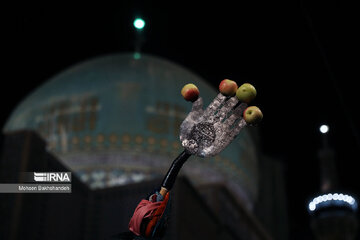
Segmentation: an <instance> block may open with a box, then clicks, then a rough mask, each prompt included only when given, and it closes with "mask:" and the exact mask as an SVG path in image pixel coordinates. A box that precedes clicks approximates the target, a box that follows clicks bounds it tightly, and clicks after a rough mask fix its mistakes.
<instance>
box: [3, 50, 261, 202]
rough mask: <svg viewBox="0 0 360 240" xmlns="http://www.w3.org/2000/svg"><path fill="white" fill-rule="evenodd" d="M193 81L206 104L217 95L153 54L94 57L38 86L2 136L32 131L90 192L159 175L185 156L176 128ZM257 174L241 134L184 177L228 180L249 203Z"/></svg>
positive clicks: (250, 146)
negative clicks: (187, 86) (185, 91)
mask: <svg viewBox="0 0 360 240" xmlns="http://www.w3.org/2000/svg"><path fill="white" fill-rule="evenodd" d="M219 80H221V79H219ZM190 82H191V83H194V84H196V85H197V86H198V88H199V90H200V95H201V96H202V97H203V99H204V106H207V104H209V103H210V101H211V100H212V99H213V98H214V97H215V96H216V94H217V93H216V91H215V90H214V89H213V88H211V86H209V85H208V84H207V83H206V82H205V81H204V80H203V79H201V78H200V77H199V76H197V75H195V74H194V73H192V72H190V71H189V70H187V69H185V68H183V67H181V66H179V65H177V64H174V63H172V62H169V61H167V60H164V59H161V58H158V57H154V56H149V55H142V56H141V57H140V58H138V56H137V57H136V58H135V57H134V56H133V54H114V55H108V56H102V57H98V58H95V59H91V60H88V61H85V62H82V63H80V64H77V65H75V66H73V67H70V68H69V69H67V70H65V71H63V72H62V73H60V74H58V75H57V76H55V77H53V78H52V79H50V80H49V81H47V82H46V83H45V84H43V85H42V86H40V87H39V88H38V89H36V90H35V91H34V92H33V93H31V94H30V95H29V96H28V97H27V98H26V99H25V100H24V101H22V103H21V104H20V105H19V106H18V107H17V108H16V109H15V111H14V112H13V113H12V115H11V116H10V118H9V120H8V121H7V123H6V125H5V127H4V129H3V131H4V132H9V131H14V130H19V129H33V130H36V131H37V132H38V133H39V134H40V135H41V136H42V137H43V138H45V139H46V141H47V143H48V149H49V151H51V152H53V153H54V154H55V155H56V156H57V157H58V158H59V159H60V160H61V161H63V162H64V163H65V164H66V165H67V166H69V167H70V168H71V169H72V171H73V172H75V174H78V175H79V176H80V178H81V179H82V180H83V181H84V182H86V183H88V184H89V185H90V187H92V188H103V187H109V186H114V185H121V184H128V183H130V182H138V181H142V180H146V179H151V178H154V177H162V176H163V175H164V174H165V173H166V171H167V169H168V167H169V166H170V164H171V162H172V160H173V159H174V158H175V157H176V156H177V155H178V154H179V153H180V152H181V151H182V147H181V144H180V140H179V126H180V124H181V122H182V121H183V119H184V118H185V116H186V115H187V113H188V112H189V111H190V109H191V104H190V103H189V102H186V101H185V100H184V99H183V98H182V96H181V95H180V90H181V88H182V87H183V85H185V84H186V83H190ZM257 171H258V169H257V157H256V151H255V146H254V143H253V141H252V139H251V137H250V135H249V133H248V131H247V130H246V129H245V130H243V131H242V132H241V133H240V134H239V136H238V137H237V139H236V140H235V141H234V142H233V143H231V144H230V146H228V147H227V148H226V149H225V150H224V151H223V152H222V153H220V154H219V155H218V156H216V157H214V158H205V159H202V158H197V157H192V158H191V159H189V160H188V162H187V163H186V164H185V167H184V169H183V171H182V173H183V174H187V175H188V176H189V179H190V180H192V181H193V182H194V183H195V185H202V184H208V183H214V182H222V183H226V184H227V185H228V186H229V189H232V190H233V191H234V193H235V194H236V195H237V196H240V197H242V198H244V197H245V198H246V200H250V201H251V200H252V199H254V198H255V197H256V195H257V182H258V172H257Z"/></svg>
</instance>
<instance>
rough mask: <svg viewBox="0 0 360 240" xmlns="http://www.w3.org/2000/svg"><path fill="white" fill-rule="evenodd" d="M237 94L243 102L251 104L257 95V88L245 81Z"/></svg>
mask: <svg viewBox="0 0 360 240" xmlns="http://www.w3.org/2000/svg"><path fill="white" fill-rule="evenodd" d="M236 96H237V98H238V99H239V100H240V101H241V102H245V103H248V104H249V103H250V102H251V101H252V100H254V98H255V97H256V89H255V87H254V86H253V85H251V84H250V83H244V84H243V85H241V86H240V87H239V88H238V89H237V91H236Z"/></svg>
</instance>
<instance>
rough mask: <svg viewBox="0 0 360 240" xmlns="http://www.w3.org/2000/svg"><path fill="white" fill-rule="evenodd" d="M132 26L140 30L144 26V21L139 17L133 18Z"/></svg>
mask: <svg viewBox="0 0 360 240" xmlns="http://www.w3.org/2000/svg"><path fill="white" fill-rule="evenodd" d="M134 27H135V28H136V29H138V30H142V29H143V28H144V27H145V21H144V20H143V19H141V18H136V19H135V20H134Z"/></svg>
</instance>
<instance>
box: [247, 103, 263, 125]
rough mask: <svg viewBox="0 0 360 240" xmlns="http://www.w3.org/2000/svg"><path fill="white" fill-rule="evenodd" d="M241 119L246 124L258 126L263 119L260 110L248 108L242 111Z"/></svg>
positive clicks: (253, 107)
mask: <svg viewBox="0 0 360 240" xmlns="http://www.w3.org/2000/svg"><path fill="white" fill-rule="evenodd" d="M243 118H244V120H245V122H246V123H247V124H252V125H254V124H258V123H259V122H261V120H262V119H263V114H262V112H261V110H260V108H258V107H256V106H250V107H248V108H246V109H245V110H244V113H243Z"/></svg>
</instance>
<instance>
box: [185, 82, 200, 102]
mask: <svg viewBox="0 0 360 240" xmlns="http://www.w3.org/2000/svg"><path fill="white" fill-rule="evenodd" d="M181 95H182V96H183V97H184V99H185V100H186V101H191V102H194V101H196V99H198V97H199V95H200V92H199V89H198V88H197V87H196V86H195V85H194V84H192V83H189V84H186V85H185V86H184V87H183V88H182V89H181Z"/></svg>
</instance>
